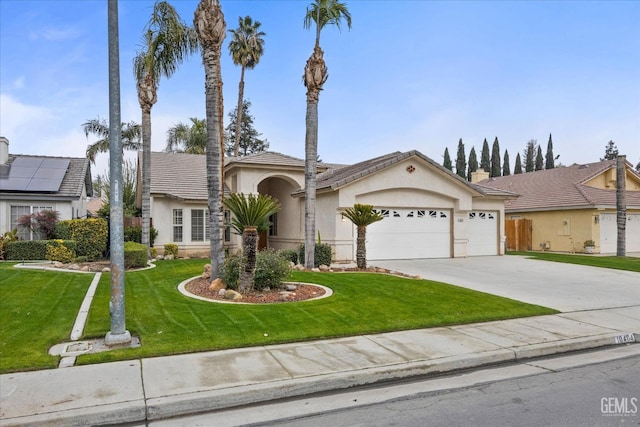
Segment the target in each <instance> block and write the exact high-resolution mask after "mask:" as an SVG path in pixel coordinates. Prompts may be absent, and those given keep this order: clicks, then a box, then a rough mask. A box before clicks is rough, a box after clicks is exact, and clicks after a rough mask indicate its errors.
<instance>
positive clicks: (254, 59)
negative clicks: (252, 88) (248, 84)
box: [229, 16, 265, 157]
mask: <svg viewBox="0 0 640 427" xmlns="http://www.w3.org/2000/svg"><path fill="white" fill-rule="evenodd" d="M260 25H261V24H260V22H258V21H255V22H253V21H252V19H251V17H250V16H245V17H244V18H242V17H238V28H237V29H236V30H229V32H230V33H231V34H232V36H233V39H231V41H230V42H229V53H231V58H232V59H233V63H234V64H235V65H239V66H240V67H241V68H240V83H238V107H237V108H238V119H237V120H236V141H235V145H234V149H233V155H234V156H236V157H237V156H238V152H239V150H240V125H241V123H242V110H243V108H242V101H243V99H244V70H245V69H247V68H248V69H250V70H252V69H253V68H254V67H255V66H256V65H258V62H260V58H261V57H262V54H263V52H264V39H263V38H262V37H263V36H265V33H264V32H262V31H258V30H259V29H260Z"/></svg>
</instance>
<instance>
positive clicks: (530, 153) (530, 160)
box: [524, 139, 538, 172]
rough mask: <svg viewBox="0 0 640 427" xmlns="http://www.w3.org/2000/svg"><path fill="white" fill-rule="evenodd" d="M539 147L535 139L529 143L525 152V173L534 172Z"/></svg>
mask: <svg viewBox="0 0 640 427" xmlns="http://www.w3.org/2000/svg"><path fill="white" fill-rule="evenodd" d="M537 146H538V142H537V141H536V140H535V139H530V140H529V142H527V147H526V148H525V151H524V170H525V172H533V167H534V165H535V163H534V162H535V157H536V147H537Z"/></svg>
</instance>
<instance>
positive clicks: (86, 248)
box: [55, 218, 109, 260]
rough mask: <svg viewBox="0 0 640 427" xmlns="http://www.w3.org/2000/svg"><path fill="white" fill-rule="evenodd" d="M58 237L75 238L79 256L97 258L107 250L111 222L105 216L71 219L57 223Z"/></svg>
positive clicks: (90, 258) (64, 238)
mask: <svg viewBox="0 0 640 427" xmlns="http://www.w3.org/2000/svg"><path fill="white" fill-rule="evenodd" d="M55 235H56V237H57V238H58V239H63V240H75V242H76V245H77V246H76V253H77V254H78V256H86V257H87V259H89V260H95V259H98V258H100V257H101V256H102V254H103V253H104V252H105V251H106V250H107V243H108V242H107V239H108V235H109V224H108V223H107V221H106V220H105V219H104V218H88V219H70V220H66V221H60V222H59V223H58V224H57V225H56V232H55Z"/></svg>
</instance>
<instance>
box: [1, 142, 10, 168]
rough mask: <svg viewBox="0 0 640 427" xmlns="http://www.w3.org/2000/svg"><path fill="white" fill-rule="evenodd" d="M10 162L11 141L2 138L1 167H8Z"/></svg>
mask: <svg viewBox="0 0 640 427" xmlns="http://www.w3.org/2000/svg"><path fill="white" fill-rule="evenodd" d="M8 161H9V140H8V139H7V138H5V137H4V136H0V165H6V164H7V162H8Z"/></svg>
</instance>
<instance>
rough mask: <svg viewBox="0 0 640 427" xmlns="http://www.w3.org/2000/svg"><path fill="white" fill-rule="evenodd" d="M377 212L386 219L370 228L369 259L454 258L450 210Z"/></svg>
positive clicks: (393, 209) (393, 210)
mask: <svg viewBox="0 0 640 427" xmlns="http://www.w3.org/2000/svg"><path fill="white" fill-rule="evenodd" d="M376 211H377V212H380V213H382V215H383V216H384V219H383V220H382V221H378V222H376V223H373V224H371V225H369V226H368V227H367V259H368V260H383V259H420V258H449V257H451V256H452V253H451V212H450V211H448V210H443V209H428V208H425V209H400V208H377V209H376ZM494 233H495V230H494ZM494 239H495V236H494ZM354 247H355V245H354Z"/></svg>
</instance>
